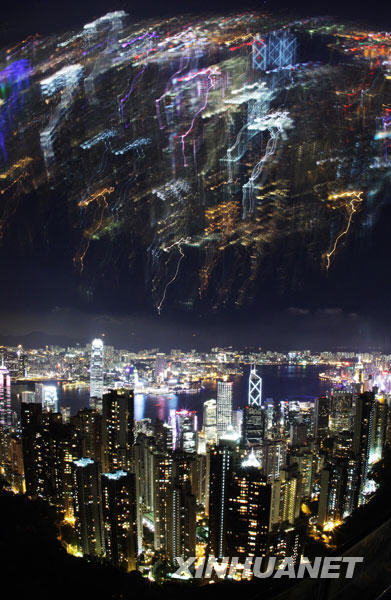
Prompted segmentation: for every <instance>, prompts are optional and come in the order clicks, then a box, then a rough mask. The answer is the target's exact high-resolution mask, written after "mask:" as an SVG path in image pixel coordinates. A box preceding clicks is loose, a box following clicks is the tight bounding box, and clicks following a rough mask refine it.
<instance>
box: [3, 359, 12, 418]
mask: <svg viewBox="0 0 391 600" xmlns="http://www.w3.org/2000/svg"><path fill="white" fill-rule="evenodd" d="M0 425H3V427H11V425H12V410H11V377H10V374H9V372H8V369H7V367H6V366H5V364H4V360H2V362H1V366H0Z"/></svg>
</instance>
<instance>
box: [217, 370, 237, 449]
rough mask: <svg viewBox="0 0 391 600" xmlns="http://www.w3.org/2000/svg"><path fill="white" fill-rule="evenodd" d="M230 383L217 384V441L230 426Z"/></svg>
mask: <svg viewBox="0 0 391 600" xmlns="http://www.w3.org/2000/svg"><path fill="white" fill-rule="evenodd" d="M232 391H233V383H232V381H218V382H217V404H216V415H217V439H220V437H221V436H222V435H224V433H225V432H226V431H227V429H228V427H230V426H231V425H232Z"/></svg>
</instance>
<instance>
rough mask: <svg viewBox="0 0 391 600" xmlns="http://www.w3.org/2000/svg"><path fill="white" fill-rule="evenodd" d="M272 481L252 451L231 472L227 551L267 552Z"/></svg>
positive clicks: (244, 553) (241, 555)
mask: <svg viewBox="0 0 391 600" xmlns="http://www.w3.org/2000/svg"><path fill="white" fill-rule="evenodd" d="M270 500H271V485H270V484H268V483H267V481H266V477H265V476H264V475H263V474H262V472H261V469H260V463H259V462H258V461H257V459H256V458H255V455H254V454H253V453H251V454H250V455H249V456H248V457H247V458H246V459H245V460H244V461H243V462H242V464H241V467H240V468H238V469H235V470H234V472H233V474H232V481H231V484H230V490H229V497H228V524H227V555H228V556H238V557H239V562H240V563H242V564H243V563H244V562H245V560H246V557H247V556H265V555H266V553H267V549H268V531H269V518H270Z"/></svg>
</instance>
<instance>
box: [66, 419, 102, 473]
mask: <svg viewBox="0 0 391 600" xmlns="http://www.w3.org/2000/svg"><path fill="white" fill-rule="evenodd" d="M72 421H73V423H74V426H75V428H76V431H77V433H78V436H79V440H80V450H81V455H82V456H84V457H85V458H92V459H93V460H95V461H96V462H102V450H103V448H102V415H100V414H99V413H97V412H96V411H95V410H93V409H91V408H83V409H81V410H79V411H78V413H77V415H76V416H75V417H73V418H72Z"/></svg>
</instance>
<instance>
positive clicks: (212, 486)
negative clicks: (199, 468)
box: [208, 443, 234, 558]
mask: <svg viewBox="0 0 391 600" xmlns="http://www.w3.org/2000/svg"><path fill="white" fill-rule="evenodd" d="M208 453H209V461H210V483H209V547H208V550H209V553H210V554H211V555H212V556H216V557H217V558H222V557H224V556H228V555H227V549H228V547H227V519H228V498H229V489H230V482H231V476H232V469H233V458H234V457H233V453H234V450H233V448H232V446H231V445H230V444H224V443H220V445H219V446H212V447H211V448H210V449H209V452H208Z"/></svg>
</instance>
